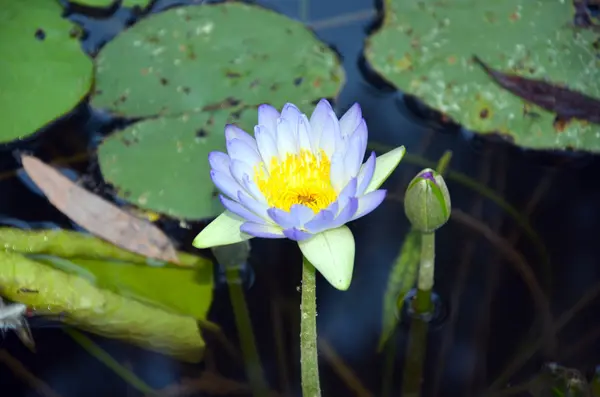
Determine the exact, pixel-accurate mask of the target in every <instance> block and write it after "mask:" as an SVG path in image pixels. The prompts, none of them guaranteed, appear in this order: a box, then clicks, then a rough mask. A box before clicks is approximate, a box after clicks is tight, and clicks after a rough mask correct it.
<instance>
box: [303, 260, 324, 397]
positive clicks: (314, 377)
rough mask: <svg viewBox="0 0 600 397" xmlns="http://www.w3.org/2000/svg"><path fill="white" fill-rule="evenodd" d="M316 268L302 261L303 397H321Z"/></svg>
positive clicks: (306, 261)
mask: <svg viewBox="0 0 600 397" xmlns="http://www.w3.org/2000/svg"><path fill="white" fill-rule="evenodd" d="M315 273H316V270H315V267H314V266H313V265H312V264H311V263H310V262H309V261H308V259H306V258H303V260H302V304H301V306H300V371H301V380H302V396H303V397H320V396H321V386H320V384H319V356H318V353H317V294H316V282H315Z"/></svg>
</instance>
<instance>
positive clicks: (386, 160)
mask: <svg viewBox="0 0 600 397" xmlns="http://www.w3.org/2000/svg"><path fill="white" fill-rule="evenodd" d="M405 153H406V148H405V147H404V146H399V147H397V148H395V149H393V150H390V151H389V152H387V153H385V154H382V155H381V156H378V157H377V159H376V160H375V172H374V173H373V177H372V178H371V182H369V186H367V188H366V189H365V192H364V194H367V193H370V192H372V191H374V190H377V189H379V187H380V186H381V185H382V184H383V182H385V180H386V179H388V177H389V176H390V175H391V174H392V172H394V170H395V169H396V167H398V164H400V161H401V160H402V158H403V157H404V154H405Z"/></svg>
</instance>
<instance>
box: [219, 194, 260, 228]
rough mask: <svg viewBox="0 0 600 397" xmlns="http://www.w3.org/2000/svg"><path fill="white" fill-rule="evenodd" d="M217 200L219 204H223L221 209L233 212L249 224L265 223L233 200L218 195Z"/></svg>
mask: <svg viewBox="0 0 600 397" xmlns="http://www.w3.org/2000/svg"><path fill="white" fill-rule="evenodd" d="M219 199H220V200H221V204H223V207H225V208H226V209H228V210H229V211H231V212H233V213H234V214H236V215H237V216H239V217H241V218H243V219H246V220H248V221H251V222H256V223H261V224H264V223H266V222H265V220H264V219H262V218H261V217H260V216H258V215H256V214H255V213H253V212H251V211H249V210H248V209H247V208H246V207H244V206H243V205H241V204H240V203H238V202H236V201H233V200H229V199H228V198H227V197H225V196H223V195H219Z"/></svg>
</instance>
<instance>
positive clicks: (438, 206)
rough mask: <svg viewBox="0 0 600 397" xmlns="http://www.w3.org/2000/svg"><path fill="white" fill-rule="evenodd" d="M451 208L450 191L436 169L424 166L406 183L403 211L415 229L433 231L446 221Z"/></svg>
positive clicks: (424, 231) (425, 231) (426, 231)
mask: <svg viewBox="0 0 600 397" xmlns="http://www.w3.org/2000/svg"><path fill="white" fill-rule="evenodd" d="M451 209H452V208H451V202H450V192H449V191H448V187H447V186H446V182H445V181H444V178H443V177H442V176H441V175H440V174H438V173H437V172H436V171H434V170H432V169H430V168H426V169H424V170H423V171H421V172H419V173H418V174H417V176H415V177H414V178H413V180H412V181H411V182H410V184H409V185H408V188H407V189H406V196H405V198H404V212H405V213H406V217H407V218H408V220H409V221H410V223H411V224H412V226H413V227H414V228H415V229H416V230H419V231H420V232H423V233H431V232H434V231H435V230H437V229H439V228H440V227H442V226H443V225H444V224H445V223H446V222H447V221H448V219H449V218H450V212H451Z"/></svg>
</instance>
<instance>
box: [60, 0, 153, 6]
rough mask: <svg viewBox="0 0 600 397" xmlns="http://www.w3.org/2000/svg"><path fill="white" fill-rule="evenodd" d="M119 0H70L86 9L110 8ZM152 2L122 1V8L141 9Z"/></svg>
mask: <svg viewBox="0 0 600 397" xmlns="http://www.w3.org/2000/svg"><path fill="white" fill-rule="evenodd" d="M118 1H119V0H70V2H71V3H74V4H79V5H82V6H86V7H99V8H108V7H110V6H112V5H114V4H115V3H117V2H118ZM150 1H151V0H122V1H121V3H120V4H121V6H123V7H130V8H133V7H135V6H138V7H140V8H146V7H148V4H150Z"/></svg>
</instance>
